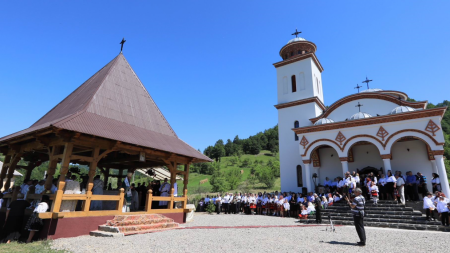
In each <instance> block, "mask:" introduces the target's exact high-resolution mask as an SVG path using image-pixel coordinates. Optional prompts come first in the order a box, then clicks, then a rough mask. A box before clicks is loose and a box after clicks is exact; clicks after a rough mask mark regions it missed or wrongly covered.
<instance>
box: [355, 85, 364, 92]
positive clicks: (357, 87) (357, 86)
mask: <svg viewBox="0 0 450 253" xmlns="http://www.w3.org/2000/svg"><path fill="white" fill-rule="evenodd" d="M361 87H362V86H359V84H357V85H356V87H355V89H358V93H359V88H361Z"/></svg>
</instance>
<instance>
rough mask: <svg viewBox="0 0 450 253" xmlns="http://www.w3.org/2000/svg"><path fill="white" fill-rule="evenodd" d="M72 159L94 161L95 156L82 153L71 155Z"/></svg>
mask: <svg viewBox="0 0 450 253" xmlns="http://www.w3.org/2000/svg"><path fill="white" fill-rule="evenodd" d="M94 152H95V151H94ZM70 160H72V161H73V160H80V161H84V162H90V163H92V162H93V161H94V158H93V157H88V156H81V155H71V156H70Z"/></svg>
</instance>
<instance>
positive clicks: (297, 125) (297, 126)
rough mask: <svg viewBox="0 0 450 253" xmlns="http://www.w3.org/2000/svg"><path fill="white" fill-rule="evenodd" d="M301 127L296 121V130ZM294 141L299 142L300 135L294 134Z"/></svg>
mask: <svg viewBox="0 0 450 253" xmlns="http://www.w3.org/2000/svg"><path fill="white" fill-rule="evenodd" d="M299 127H300V124H299V123H298V121H297V120H296V121H295V122H294V128H299ZM294 140H295V141H298V135H297V134H296V133H294Z"/></svg>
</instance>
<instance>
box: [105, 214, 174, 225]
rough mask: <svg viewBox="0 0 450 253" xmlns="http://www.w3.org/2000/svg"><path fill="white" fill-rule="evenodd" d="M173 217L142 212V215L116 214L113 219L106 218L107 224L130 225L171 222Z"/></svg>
mask: <svg viewBox="0 0 450 253" xmlns="http://www.w3.org/2000/svg"><path fill="white" fill-rule="evenodd" d="M171 222H173V219H170V218H167V217H165V216H163V215H160V214H143V215H117V216H115V217H114V219H113V220H108V221H107V222H106V225H108V226H130V225H142V224H153V223H171Z"/></svg>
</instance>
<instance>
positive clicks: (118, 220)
mask: <svg viewBox="0 0 450 253" xmlns="http://www.w3.org/2000/svg"><path fill="white" fill-rule="evenodd" d="M176 228H179V224H178V223H175V222H174V221H173V219H170V218H167V217H166V216H163V215H160V214H143V215H117V216H115V217H114V219H113V220H108V221H106V224H105V225H100V226H98V230H95V231H92V232H90V235H91V236H99V237H118V236H125V235H134V234H145V233H153V232H160V231H166V230H171V229H176Z"/></svg>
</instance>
